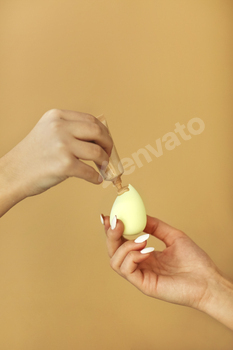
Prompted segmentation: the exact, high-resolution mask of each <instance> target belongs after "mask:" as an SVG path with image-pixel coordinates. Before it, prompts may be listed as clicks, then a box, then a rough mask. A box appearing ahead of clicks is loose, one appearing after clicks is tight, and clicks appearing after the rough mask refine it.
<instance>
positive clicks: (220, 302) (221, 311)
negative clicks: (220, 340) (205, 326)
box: [200, 273, 233, 330]
mask: <svg viewBox="0 0 233 350" xmlns="http://www.w3.org/2000/svg"><path fill="white" fill-rule="evenodd" d="M200 310H201V311H204V312H205V313H206V314H208V315H210V316H212V317H213V318H215V319H216V320H218V321H219V322H221V323H222V324H224V325H225V326H227V327H229V328H230V329H231V330H233V282H232V281H230V280H229V279H227V278H226V277H224V276H223V275H222V274H221V273H218V274H216V278H213V279H211V280H210V283H209V290H208V292H207V293H206V296H205V302H204V303H203V304H202V306H200Z"/></svg>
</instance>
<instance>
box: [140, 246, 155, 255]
mask: <svg viewBox="0 0 233 350" xmlns="http://www.w3.org/2000/svg"><path fill="white" fill-rule="evenodd" d="M154 250H155V248H153V247H147V248H144V249H142V250H141V253H142V254H147V253H151V252H153V251H154Z"/></svg>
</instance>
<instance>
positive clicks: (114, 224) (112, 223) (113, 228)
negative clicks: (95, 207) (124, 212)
mask: <svg viewBox="0 0 233 350" xmlns="http://www.w3.org/2000/svg"><path fill="white" fill-rule="evenodd" d="M116 224H117V216H116V215H115V216H114V218H113V219H112V222H111V229H112V230H115V228H116Z"/></svg>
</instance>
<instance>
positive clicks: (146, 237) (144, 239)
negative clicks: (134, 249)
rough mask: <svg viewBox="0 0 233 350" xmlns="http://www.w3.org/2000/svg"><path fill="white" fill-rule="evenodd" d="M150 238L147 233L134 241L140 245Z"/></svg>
mask: <svg viewBox="0 0 233 350" xmlns="http://www.w3.org/2000/svg"><path fill="white" fill-rule="evenodd" d="M149 237H150V235H149V233H147V234H145V235H142V236H139V237H138V238H136V239H135V241H134V242H135V243H142V242H145V241H147V240H148V238H149Z"/></svg>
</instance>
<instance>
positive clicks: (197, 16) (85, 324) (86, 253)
mask: <svg viewBox="0 0 233 350" xmlns="http://www.w3.org/2000/svg"><path fill="white" fill-rule="evenodd" d="M232 62H233V3H232V1H230V0H189V1H185V0H177V1H173V0H153V1H152V0H147V1H140V0H135V1H130V0H109V1H106V0H105V1H104V0H99V1H94V0H92V1H91V0H85V1H81V0H73V1H72V0H59V1H55V0H38V1H37V0H34V1H31V0H21V1H17V0H1V1H0V118H1V119H0V126H1V127H0V156H2V155H3V154H5V153H6V152H8V151H9V150H10V149H11V148H13V146H14V145H16V144H17V143H18V142H19V141H20V140H21V139H22V138H23V137H24V136H26V135H27V133H28V132H29V131H30V130H31V129H32V128H33V126H34V125H35V124H36V122H37V121H38V120H39V119H40V118H41V116H42V115H43V114H44V113H45V112H46V111H47V110H48V109H51V108H61V109H70V110H76V111H82V112H87V113H91V114H93V115H94V116H98V115H100V114H102V113H103V114H104V115H105V116H106V118H107V119H108V124H109V127H110V130H111V133H112V136H113V138H114V141H115V144H116V147H117V150H118V153H119V154H120V157H121V158H131V159H133V154H134V153H137V151H138V150H139V149H142V148H145V146H146V145H148V144H149V145H151V146H152V147H153V148H155V149H156V140H158V139H162V137H163V136H164V135H165V134H166V133H168V132H174V129H175V123H180V124H182V125H183V124H184V125H185V126H187V124H188V122H189V120H190V119H192V118H200V119H201V120H202V121H203V122H204V124H205V129H204V131H203V132H202V133H201V134H199V135H192V137H191V139H190V140H183V139H182V138H181V137H180V136H179V135H178V137H179V140H180V145H179V146H177V147H175V148H174V149H172V150H168V149H166V148H165V145H164V143H162V145H163V154H162V155H161V156H160V157H157V158H156V157H155V156H154V155H152V154H151V159H152V160H151V161H150V162H148V161H147V159H145V157H144V156H143V155H140V156H139V157H140V159H141V164H140V162H139V161H138V163H135V162H134V166H135V168H134V169H131V170H133V171H132V172H131V174H128V175H127V174H126V175H125V176H123V183H124V184H127V183H131V184H132V185H133V186H134V187H135V188H136V189H137V190H138V192H139V193H140V194H141V196H142V198H143V200H144V202H145V205H146V208H147V213H148V214H149V215H153V216H156V217H159V218H160V219H162V220H164V221H166V222H168V223H169V224H171V225H173V226H175V227H177V228H180V229H182V230H183V231H184V232H186V233H187V234H188V235H189V236H190V237H191V238H192V239H193V240H194V241H195V242H196V243H197V244H198V245H199V246H200V247H202V248H203V249H204V250H205V251H206V252H207V253H208V254H209V255H210V256H211V258H212V259H213V260H214V262H215V263H216V264H217V265H218V267H219V268H220V269H221V270H222V271H224V272H225V273H226V275H228V276H229V277H230V278H233V235H232V228H233V215H232V212H233V187H232V178H233V165H232V146H233V140H232V129H233V120H232V112H233V102H232V87H233V79H232V78H233V72H232ZM193 127H195V128H198V125H197V124H193ZM186 130H187V129H186ZM93 166H94V165H93ZM128 170H129V168H128ZM115 197H116V191H115V189H114V188H113V187H112V185H111V186H108V187H106V188H103V186H102V185H100V186H95V185H92V184H90V183H87V182H85V181H83V180H79V179H74V178H72V179H69V180H67V181H66V182H64V183H62V184H60V185H59V186H57V187H54V188H52V189H50V190H49V191H47V192H46V193H44V194H42V195H40V196H36V197H31V198H28V199H26V200H25V201H23V202H21V203H19V204H18V205H17V206H16V207H14V208H12V209H11V210H10V211H9V212H8V213H7V214H6V215H5V216H4V217H3V218H2V219H1V221H0V231H1V234H0V348H1V349H4V350H32V349H33V350H41V349H43V350H53V349H56V350H67V349H69V350H76V349H83V350H89V349H91V350H95V349H97V350H99V349H101V350H109V349H112V350H119V349H121V350H153V349H157V350H168V349H173V350H196V349H199V350H213V349H214V350H230V349H232V348H233V333H232V332H231V331H230V330H228V329H227V328H226V327H224V326H223V325H221V324H220V323H218V322H217V321H215V320H214V319H212V318H210V317H209V316H207V315H205V314H203V313H201V312H198V311H196V310H193V309H189V308H186V307H182V306H178V305H172V304H168V303H165V302H162V301H158V300H155V299H152V298H149V297H146V296H144V295H143V294H142V293H140V292H139V291H138V290H137V289H136V288H134V287H133V286H132V285H130V284H129V283H128V282H127V281H125V280H124V279H122V278H121V277H120V276H118V275H117V274H116V273H115V272H114V271H113V270H111V268H110V266H109V259H108V255H107V252H106V246H105V234H104V231H103V227H102V225H101V223H100V219H99V215H100V213H103V214H105V215H109V213H110V210H111V206H112V204H113V201H114V199H115ZM148 245H149V246H154V247H155V248H156V249H163V245H162V244H161V243H160V242H158V241H157V240H156V239H152V238H150V239H149V242H148Z"/></svg>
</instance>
